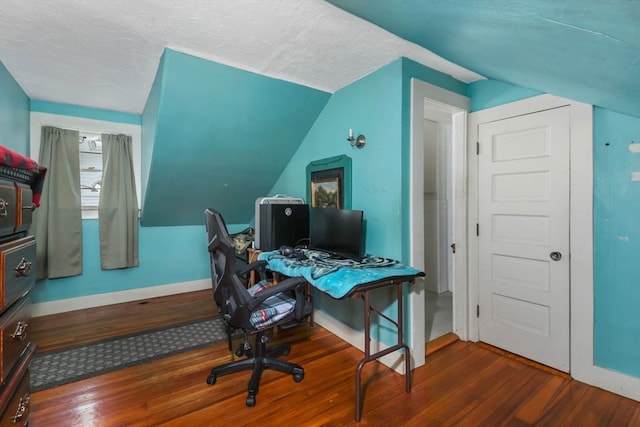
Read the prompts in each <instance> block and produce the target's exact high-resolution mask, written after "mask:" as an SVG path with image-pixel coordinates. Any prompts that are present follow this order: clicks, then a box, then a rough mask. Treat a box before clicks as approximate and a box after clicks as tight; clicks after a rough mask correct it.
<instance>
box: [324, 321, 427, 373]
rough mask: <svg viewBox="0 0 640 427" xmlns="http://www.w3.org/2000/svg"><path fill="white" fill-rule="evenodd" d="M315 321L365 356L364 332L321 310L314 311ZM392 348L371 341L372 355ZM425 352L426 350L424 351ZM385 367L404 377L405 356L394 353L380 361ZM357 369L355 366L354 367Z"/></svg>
mask: <svg viewBox="0 0 640 427" xmlns="http://www.w3.org/2000/svg"><path fill="white" fill-rule="evenodd" d="M313 321H314V322H315V323H317V324H318V325H320V326H322V327H323V328H325V329H326V330H328V331H329V332H331V333H332V334H334V335H336V336H338V337H339V338H340V339H342V340H344V341H346V342H348V343H349V344H351V345H352V346H354V347H356V348H357V349H359V350H360V351H362V353H363V356H364V332H360V331H356V330H355V329H353V328H351V327H350V326H347V325H345V324H344V323H342V322H340V321H339V320H337V319H335V318H333V317H331V316H329V315H327V314H326V313H323V312H322V311H320V310H314V312H313ZM389 347H390V346H388V345H385V344H382V343H381V342H379V341H376V340H374V339H371V347H370V351H371V354H373V353H377V352H378V351H381V350H384V349H386V348H389ZM422 351H424V348H423V349H422ZM413 352H414V349H411V369H413V367H414V366H415V360H414V355H413ZM378 361H380V362H381V363H382V364H383V365H385V366H387V367H388V368H391V369H393V370H394V371H396V372H397V373H399V374H402V375H404V354H403V353H401V352H400V351H394V352H393V353H390V354H387V355H385V356H383V357H381V358H380V359H378ZM354 369H355V366H354Z"/></svg>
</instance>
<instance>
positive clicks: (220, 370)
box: [204, 209, 313, 406]
mask: <svg viewBox="0 0 640 427" xmlns="http://www.w3.org/2000/svg"><path fill="white" fill-rule="evenodd" d="M204 214H205V224H206V227H207V236H208V240H209V245H208V249H209V254H210V257H211V281H212V285H213V298H214V300H215V302H216V304H217V306H218V311H219V312H220V314H221V316H222V318H223V319H224V323H225V325H226V327H227V336H228V342H229V350H233V348H232V344H231V334H232V333H233V332H234V331H236V330H242V331H243V332H244V343H243V344H242V345H241V346H240V347H239V348H238V349H237V350H236V352H235V354H236V356H238V357H242V356H246V358H245V359H240V360H235V361H232V362H229V363H226V364H224V365H221V366H217V367H215V368H213V369H211V374H210V375H209V377H208V378H207V383H208V384H211V385H213V384H215V383H216V380H217V378H218V376H220V375H225V374H229V373H232V372H238V371H241V370H245V369H247V370H249V369H250V370H252V371H253V373H252V375H251V379H250V380H249V394H248V395H247V400H246V404H247V406H254V405H255V404H256V394H257V393H258V387H259V385H260V378H261V376H262V371H263V370H264V369H275V370H277V371H281V372H285V373H288V374H292V375H293V379H294V381H296V382H300V381H302V379H303V378H304V369H303V368H302V367H301V366H300V365H297V364H295V363H290V362H285V361H282V360H278V359H277V357H278V356H281V355H284V356H286V355H287V354H289V351H290V346H289V344H282V345H279V346H277V347H274V348H273V349H270V350H268V351H267V350H266V342H267V341H268V339H267V336H266V335H265V331H266V330H267V329H270V328H272V327H274V326H279V327H282V328H286V327H290V326H295V325H299V324H301V323H304V322H305V319H306V318H307V317H308V316H309V315H310V314H311V311H312V309H313V307H312V305H311V302H310V301H309V300H308V298H307V296H306V288H307V287H306V283H305V280H304V279H303V278H290V279H286V280H284V281H282V282H280V283H278V284H277V285H271V284H270V283H269V282H268V281H267V280H266V274H265V267H266V265H267V263H266V262H265V261H258V262H255V263H251V264H248V265H247V266H245V267H243V268H242V269H240V270H238V271H236V266H235V253H234V245H233V241H232V240H231V238H230V237H229V233H228V231H227V226H226V225H225V222H224V219H223V218H222V215H220V213H219V212H217V211H216V210H214V209H206V210H205V211H204ZM252 270H254V271H256V272H257V273H258V276H259V277H260V278H261V279H262V280H260V282H259V283H257V284H256V285H254V286H252V287H250V288H248V289H247V287H246V286H245V284H246V281H244V280H242V277H243V276H246V275H247V274H248V273H249V272H250V271H252ZM251 334H255V348H252V346H251V343H250V341H249V336H250V335H251Z"/></svg>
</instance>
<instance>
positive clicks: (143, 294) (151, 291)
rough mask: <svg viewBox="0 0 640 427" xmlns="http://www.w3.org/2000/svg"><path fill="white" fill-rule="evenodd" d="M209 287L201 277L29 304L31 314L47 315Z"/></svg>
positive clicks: (34, 315) (209, 283) (209, 281)
mask: <svg viewBox="0 0 640 427" xmlns="http://www.w3.org/2000/svg"><path fill="white" fill-rule="evenodd" d="M210 288H211V279H201V280H192V281H190V282H180V283H170V284H168V285H159V286H149V287H146V288H137V289H128V290H126V291H118V292H109V293H104V294H96V295H87V296H83V297H76V298H67V299H62V300H57V301H48V302H41V303H35V304H31V316H32V317H39V316H47V315H49V314H57V313H65V312H67V311H74V310H82V309H85V308H94V307H102V306H105V305H111V304H119V303H123V302H130V301H138V300H143V299H147V298H156V297H163V296H167V295H174V294H181V293H184V292H193V291H200V290H203V289H210Z"/></svg>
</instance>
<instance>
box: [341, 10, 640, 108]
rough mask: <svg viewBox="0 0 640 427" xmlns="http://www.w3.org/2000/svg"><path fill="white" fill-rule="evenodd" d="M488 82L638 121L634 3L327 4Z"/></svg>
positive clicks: (638, 32) (639, 41)
mask: <svg viewBox="0 0 640 427" xmlns="http://www.w3.org/2000/svg"><path fill="white" fill-rule="evenodd" d="M328 1H329V2H330V3H332V4H335V5H336V6H339V7H340V8H342V9H344V10H345V11H348V12H349V13H353V14H354V15H356V16H359V17H361V18H363V19H366V20H367V21H369V22H371V23H373V24H375V25H378V26H380V27H381V28H384V29H386V30H388V31H390V32H392V33H394V34H396V35H398V36H399V37H402V38H404V39H406V40H409V41H411V42H414V43H416V44H419V45H421V46H423V47H425V48H426V49H429V50H430V51H432V52H434V53H436V54H438V55H440V56H442V57H444V58H446V59H448V60H450V61H453V62H454V63H456V64H459V65H462V66H463V67H465V68H468V69H470V70H473V71H475V72H477V73H480V74H482V75H484V76H485V77H488V78H493V79H497V80H501V81H504V82H507V83H512V84H515V85H518V86H522V87H526V88H529V89H535V90H537V91H540V92H548V93H552V94H554V95H559V96H565V97H568V98H571V99H574V100H577V101H582V102H587V103H590V104H595V105H598V106H601V107H605V108H607V109H610V110H613V111H618V112H622V113H626V114H629V115H633V116H640V84H639V83H638V79H640V2H638V1H637V0H625V1H619V0H535V1H534V0H528V1H523V0H484V1H469V0H447V1H423V0H402V1H398V2H395V1H394V2H390V1H385V0H328Z"/></svg>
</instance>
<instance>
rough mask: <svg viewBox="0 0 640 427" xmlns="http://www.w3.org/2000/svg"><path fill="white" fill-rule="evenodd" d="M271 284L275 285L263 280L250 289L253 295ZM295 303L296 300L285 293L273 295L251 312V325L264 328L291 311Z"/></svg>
mask: <svg viewBox="0 0 640 427" xmlns="http://www.w3.org/2000/svg"><path fill="white" fill-rule="evenodd" d="M270 286H273V284H271V283H269V282H268V281H266V280H263V281H261V282H259V283H256V284H255V285H253V286H252V287H250V288H249V289H248V291H249V294H251V296H256V295H257V294H258V293H260V291H263V290H265V289H267V288H268V287H270ZM295 305H296V300H294V299H293V298H289V297H288V296H286V295H285V294H283V293H279V294H276V295H273V296H271V297H269V298H267V299H266V300H264V301H263V303H262V304H260V305H259V306H258V308H256V309H255V311H253V312H252V313H251V317H250V319H249V322H251V325H253V327H254V328H256V329H264V328H266V327H268V326H271V325H273V324H274V323H276V322H278V321H280V319H282V318H284V317H285V316H287V315H288V314H289V313H291V312H292V311H293V309H294V307H295Z"/></svg>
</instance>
